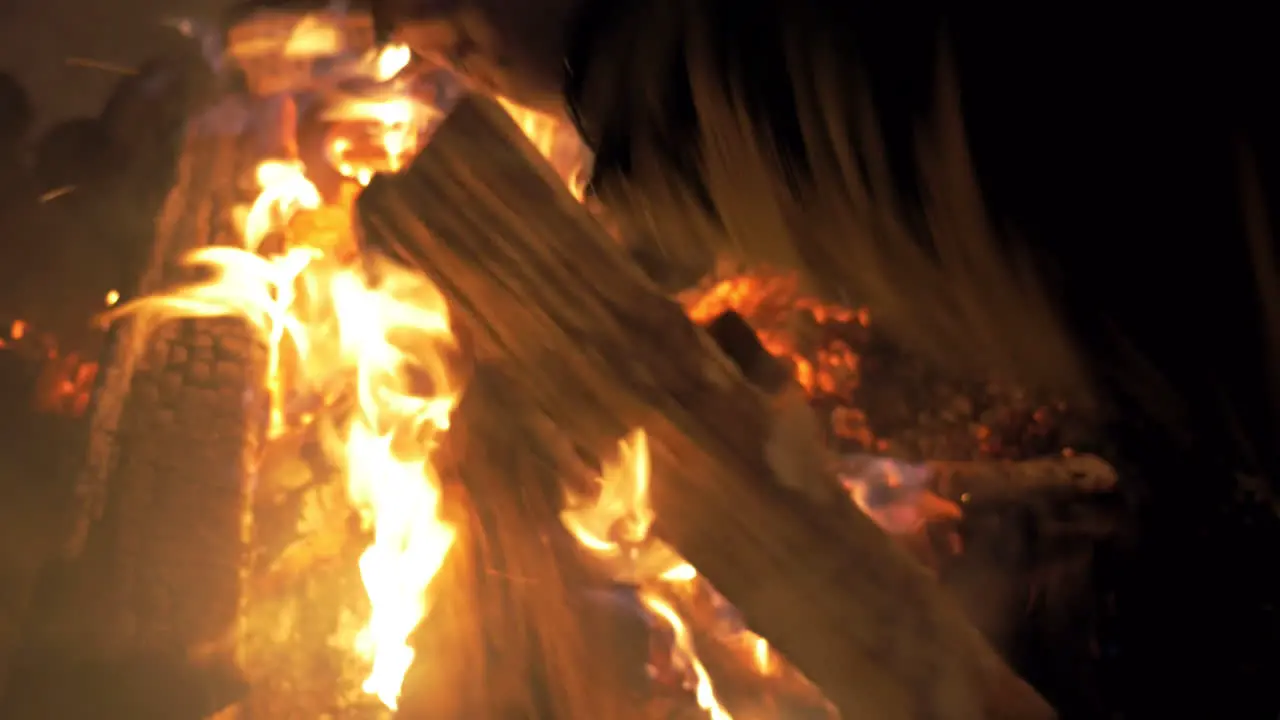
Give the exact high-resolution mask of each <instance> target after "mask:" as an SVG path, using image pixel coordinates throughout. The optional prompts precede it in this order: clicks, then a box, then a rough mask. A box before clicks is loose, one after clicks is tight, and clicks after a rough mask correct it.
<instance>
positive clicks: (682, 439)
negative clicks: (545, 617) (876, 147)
mask: <svg viewBox="0 0 1280 720" xmlns="http://www.w3.org/2000/svg"><path fill="white" fill-rule="evenodd" d="M359 209H360V213H361V216H362V224H363V227H364V230H365V234H366V240H367V241H368V243H369V244H370V245H372V246H374V247H380V248H383V249H384V250H386V251H387V252H389V253H391V254H393V255H395V256H397V257H399V258H400V259H401V260H402V261H404V262H406V263H407V264H409V265H412V266H414V267H417V268H420V269H422V270H423V271H424V272H426V273H427V274H428V275H429V276H430V277H431V279H432V280H434V281H435V282H436V283H437V284H438V285H439V287H440V288H441V290H442V291H443V293H444V294H445V296H446V298H447V299H448V300H449V302H450V306H451V308H452V310H453V313H454V317H455V322H456V323H457V324H458V327H459V332H460V333H462V334H463V335H464V336H465V338H466V341H467V343H468V345H469V349H470V350H471V351H472V352H473V353H474V354H475V356H476V357H479V358H481V359H485V360H490V361H493V362H494V363H495V365H496V366H497V367H500V368H501V369H502V371H503V373H504V375H505V379H506V381H507V385H508V387H509V388H510V393H511V394H512V397H513V398H514V397H518V398H519V400H520V402H522V403H527V406H529V407H532V408H535V409H536V410H537V412H538V413H540V414H541V415H544V416H545V417H546V418H547V420H548V422H549V423H550V424H551V425H553V426H554V428H555V430H556V432H557V434H558V435H559V436H560V437H561V438H562V439H563V441H564V442H566V443H569V444H571V445H573V446H576V447H579V448H586V449H590V450H592V451H600V450H603V449H605V448H608V447H611V446H612V444H613V443H614V442H616V439H617V438H618V437H620V436H621V435H622V434H623V433H624V432H626V431H627V430H628V429H630V428H633V427H643V428H645V429H646V430H647V431H648V433H649V436H650V446H651V451H652V453H653V461H654V477H653V487H652V490H653V492H652V495H653V503H654V508H655V510H656V513H657V518H658V524H657V526H656V527H655V533H656V535H657V536H658V537H659V538H660V539H661V540H663V541H665V542H667V543H668V544H670V545H671V546H672V547H674V548H675V549H676V550H678V551H679V552H680V553H681V554H682V555H684V557H686V558H687V559H688V560H689V561H690V562H691V563H693V564H694V565H695V566H696V567H697V568H698V569H699V571H700V572H701V573H702V574H703V575H704V576H705V577H706V578H707V579H708V580H709V581H710V582H711V583H712V584H713V585H714V586H715V587H716V588H717V589H718V590H719V591H720V592H721V593H722V594H723V595H724V596H725V597H726V598H728V599H729V601H730V602H732V603H733V604H734V605H735V606H736V607H737V608H738V610H739V611H740V612H741V613H742V614H743V616H744V617H745V619H746V621H747V623H748V624H749V625H750V626H751V627H752V628H753V629H754V630H755V631H756V632H757V633H759V634H760V635H762V636H763V637H765V638H766V639H767V640H768V641H769V642H770V643H771V644H772V645H773V646H774V647H775V648H777V649H778V650H779V651H780V652H782V653H783V654H784V655H785V656H786V657H787V658H789V659H790V661H791V662H792V663H793V664H794V665H795V666H796V667H797V668H798V669H799V670H800V671H801V672H803V673H804V674H805V675H806V676H807V677H808V678H809V679H810V680H812V681H813V682H814V684H815V685H817V686H818V687H819V688H820V689H821V690H822V692H823V693H824V694H825V695H826V696H827V698H828V699H829V700H830V701H831V702H832V703H833V704H834V705H835V706H836V707H837V708H838V709H839V710H840V712H841V713H842V714H843V716H844V717H846V718H857V717H875V718H883V719H886V720H894V719H897V718H901V719H902V720H906V719H907V718H917V717H937V718H983V717H1009V718H1041V717H1051V716H1052V715H1053V713H1052V710H1051V709H1050V708H1049V707H1048V706H1047V705H1046V704H1045V703H1044V701H1043V700H1042V699H1040V698H1039V696H1038V695H1036V693H1035V692H1034V691H1033V690H1031V689H1030V687H1028V686H1027V685H1026V684H1025V683H1022V682H1021V681H1020V680H1019V679H1018V678H1017V677H1016V676H1014V674H1013V673H1012V672H1011V671H1010V670H1009V669H1008V668H1007V667H1006V666H1005V665H1004V663H1003V662H1002V661H1001V660H1000V659H999V658H998V656H997V655H996V654H995V652H994V651H993V650H992V649H991V648H990V647H989V646H988V645H986V643H985V642H984V641H983V640H982V639H981V637H980V636H979V635H978V633H977V631H976V630H974V629H973V628H972V627H970V626H969V625H968V623H967V622H966V621H965V619H964V618H963V617H962V615H961V614H960V612H959V610H958V609H957V608H955V607H954V606H953V605H952V604H951V603H950V602H949V601H947V600H945V599H944V598H943V596H942V593H941V592H940V590H939V589H938V588H937V587H936V586H935V584H934V583H933V581H932V580H931V579H930V578H929V577H928V576H927V575H926V574H925V572H924V571H923V570H922V569H921V568H919V567H918V566H917V565H916V563H915V562H914V561H913V560H912V559H911V558H910V557H908V556H907V555H906V554H905V553H904V552H903V551H902V550H900V549H899V548H898V547H897V546H896V545H895V544H894V543H892V542H891V541H890V539H889V538H888V537H886V536H885V535H884V533H883V532H881V531H880V530H879V528H877V527H876V526H875V525H874V524H873V523H872V522H871V521H870V520H868V519H867V518H866V517H864V516H862V515H860V514H856V513H854V512H852V511H849V512H848V513H832V512H824V511H819V510H816V509H815V507H814V506H813V505H812V504H811V503H809V502H807V501H806V500H805V499H804V498H803V497H802V496H800V495H799V494H798V493H795V492H790V491H788V490H787V489H785V486H788V485H790V486H800V487H804V486H807V485H808V484H810V483H813V484H820V483H823V482H834V478H830V477H826V475H827V473H825V472H823V471H821V468H820V464H817V463H807V464H806V463H796V462H793V463H788V467H789V468H790V471H791V472H796V471H799V469H803V470H804V471H805V472H810V473H818V474H819V475H821V477H818V478H817V479H813V478H794V477H791V478H788V477H782V476H780V475H781V473H779V472H778V471H777V470H775V466H776V465H778V463H777V462H776V460H777V458H778V457H779V456H784V455H785V454H786V453H785V452H784V451H783V450H784V449H779V448H778V447H776V446H777V443H776V442H774V440H775V438H776V436H777V435H778V433H777V432H776V431H777V430H778V428H776V427H775V423H774V420H773V417H772V414H771V412H770V410H769V406H768V403H766V402H765V400H764V399H763V398H762V397H761V395H760V394H759V393H758V392H757V391H756V390H755V389H754V388H753V387H752V386H751V385H750V384H749V383H748V382H747V381H746V380H745V379H744V378H743V377H742V375H741V374H740V373H739V372H738V370H737V368H735V367H734V366H733V364H732V363H731V362H730V361H729V360H728V359H727V358H726V357H725V356H724V355H723V354H722V353H721V352H720V350H719V349H718V348H717V347H716V345H715V343H713V342H712V341H711V340H710V339H709V338H708V337H707V336H706V335H705V334H704V333H703V332H702V331H701V330H699V329H698V328H696V327H695V326H694V325H693V324H691V323H690V322H689V320H688V319H687V318H686V317H685V316H684V313H683V312H682V311H681V309H680V308H679V306H677V305H676V304H675V303H673V302H671V301H669V300H668V299H667V298H666V297H665V296H664V295H663V294H662V293H660V292H659V291H658V289H657V288H656V287H654V286H653V284H652V283H651V282H650V281H649V280H648V279H646V278H645V277H644V276H643V274H642V273H641V271H640V270H639V269H638V268H637V267H636V266H635V265H634V263H633V262H632V261H631V260H630V259H629V258H628V257H627V255H626V254H625V252H624V251H623V249H622V248H621V247H619V246H618V245H617V244H616V243H615V242H614V240H612V239H611V238H610V237H609V236H608V235H607V234H606V233H605V232H604V231H603V230H602V229H601V228H600V227H599V226H598V225H597V224H596V222H595V221H594V220H593V219H591V218H590V217H589V216H588V215H587V213H586V212H585V210H584V209H583V208H581V207H580V206H579V204H578V203H577V202H576V201H575V200H574V199H573V198H572V197H571V196H570V194H569V193H568V192H567V191H566V190H565V189H564V188H563V186H562V185H561V184H560V181H559V179H558V178H557V177H556V176H555V174H554V173H553V171H552V170H551V168H550V167H548V166H547V165H546V164H545V163H544V162H543V161H542V159H541V158H540V157H538V155H537V153H536V150H535V149H534V148H533V147H532V146H531V145H530V144H529V143H528V141H527V140H526V139H525V138H524V137H523V135H522V134H521V132H520V130H519V128H517V127H516V125H515V124H514V123H513V122H512V121H511V120H510V119H509V118H508V117H507V116H506V114H505V113H504V112H503V111H502V110H501V109H500V108H499V107H498V106H497V105H496V104H495V103H493V102H490V101H488V100H482V99H477V98H468V99H465V100H463V101H462V103H461V104H460V105H459V106H458V107H457V108H456V109H455V110H454V112H453V114H452V115H451V117H450V118H449V119H448V120H446V122H445V123H443V125H442V126H441V127H440V128H439V129H438V130H437V134H436V135H435V137H434V139H433V140H432V142H431V143H430V144H429V145H428V147H427V148H426V149H425V150H424V152H423V153H422V154H421V156H420V157H419V158H418V159H417V160H416V161H415V163H414V164H413V165H412V166H411V168H410V169H409V170H408V171H407V172H405V173H404V174H402V175H400V176H397V177H381V178H378V179H376V180H375V181H374V182H373V183H372V184H371V185H370V187H369V188H368V189H367V190H366V192H365V193H364V195H363V196H362V197H361V199H360V202H359ZM771 445H773V446H774V447H772V448H771V447H770V446H771ZM771 458H773V459H774V460H775V462H773V463H771V462H770V459H771ZM815 465H816V466H819V467H815Z"/></svg>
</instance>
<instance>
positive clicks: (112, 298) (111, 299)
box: [103, 290, 120, 307]
mask: <svg viewBox="0 0 1280 720" xmlns="http://www.w3.org/2000/svg"><path fill="white" fill-rule="evenodd" d="M103 302H104V304H105V305H106V306H107V307H112V306H114V305H115V304H116V303H118V302H120V291H119V290H108V291H107V296H106V297H105V298H103Z"/></svg>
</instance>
